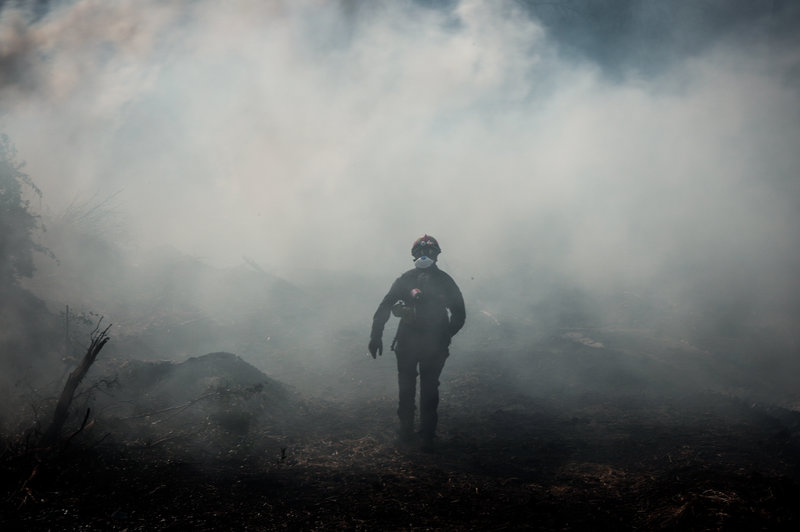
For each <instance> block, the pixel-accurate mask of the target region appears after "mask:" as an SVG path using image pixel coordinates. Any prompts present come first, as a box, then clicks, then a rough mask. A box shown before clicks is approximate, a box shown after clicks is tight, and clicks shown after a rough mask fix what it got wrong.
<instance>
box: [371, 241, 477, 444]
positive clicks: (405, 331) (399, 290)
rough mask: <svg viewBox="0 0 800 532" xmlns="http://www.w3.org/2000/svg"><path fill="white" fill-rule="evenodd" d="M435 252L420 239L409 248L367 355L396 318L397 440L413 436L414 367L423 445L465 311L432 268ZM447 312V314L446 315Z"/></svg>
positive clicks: (450, 284) (376, 351)
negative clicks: (409, 260) (410, 263)
mask: <svg viewBox="0 0 800 532" xmlns="http://www.w3.org/2000/svg"><path fill="white" fill-rule="evenodd" d="M439 253H441V248H439V243H438V242H437V241H436V239H435V238H433V237H431V236H428V235H423V236H421V237H420V238H418V239H417V240H416V241H415V242H414V245H413V246H412V248H411V255H412V256H413V257H414V269H412V270H409V271H407V272H405V273H404V274H403V275H401V276H400V277H398V278H397V280H395V282H394V283H393V284H392V287H391V288H390V289H389V293H387V294H386V296H385V297H384V298H383V301H381V303H380V305H378V310H376V311H375V315H374V316H373V318H372V332H371V334H370V341H369V352H370V354H371V355H372V358H375V357H376V355H382V354H383V327H384V325H385V324H386V321H387V320H388V319H389V313H390V312H391V313H393V314H394V315H396V316H399V317H400V325H399V326H398V328H397V336H396V337H395V339H394V342H392V350H393V351H394V352H395V355H396V356H397V374H398V379H397V380H398V385H399V405H398V408H397V415H398V417H399V418H400V438H401V440H403V441H406V442H408V441H411V440H412V438H413V435H414V411H415V405H414V399H415V396H416V384H417V368H419V382H420V430H419V434H420V436H421V438H422V442H423V445H424V446H425V447H427V448H430V446H431V445H432V444H433V438H434V436H435V434H436V424H437V421H438V415H437V413H436V409H437V407H438V406H439V375H440V374H441V373H442V368H443V367H444V363H445V360H447V357H448V356H449V355H450V351H449V346H450V339H451V338H452V337H453V335H455V334H456V333H457V332H458V331H459V330H460V329H461V327H463V326H464V319H465V317H466V312H465V310H464V298H463V297H462V296H461V290H459V288H458V286H457V285H456V283H455V281H453V278H452V277H450V276H449V275H448V274H447V273H445V272H443V271H442V270H440V269H439V268H438V266H437V265H436V260H437V257H438V256H439ZM448 310H449V311H450V312H449V314H448Z"/></svg>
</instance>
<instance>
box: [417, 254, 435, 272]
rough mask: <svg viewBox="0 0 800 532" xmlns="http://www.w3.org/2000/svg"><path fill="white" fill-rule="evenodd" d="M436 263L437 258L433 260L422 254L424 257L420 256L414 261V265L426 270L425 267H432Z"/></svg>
mask: <svg viewBox="0 0 800 532" xmlns="http://www.w3.org/2000/svg"><path fill="white" fill-rule="evenodd" d="M434 264H436V261H435V260H433V259H432V258H430V257H425V256H422V257H420V258H418V259H417V260H415V261H414V266H416V267H417V268H419V269H420V270H424V269H425V268H430V267H431V266H433V265H434Z"/></svg>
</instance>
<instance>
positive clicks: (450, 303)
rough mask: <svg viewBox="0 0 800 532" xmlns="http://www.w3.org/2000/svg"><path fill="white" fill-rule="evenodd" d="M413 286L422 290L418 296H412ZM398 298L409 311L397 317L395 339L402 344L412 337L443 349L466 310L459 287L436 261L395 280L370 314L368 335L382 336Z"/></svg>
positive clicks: (464, 316)
mask: <svg viewBox="0 0 800 532" xmlns="http://www.w3.org/2000/svg"><path fill="white" fill-rule="evenodd" d="M415 288H416V289H419V290H421V291H422V296H421V297H420V298H419V299H414V298H413V297H412V293H411V292H412V290H414V289H415ZM398 301H403V302H405V304H406V306H408V307H410V308H411V310H412V312H411V315H409V316H406V317H403V318H402V319H401V320H400V325H399V327H398V329H397V341H398V344H399V345H401V346H402V344H403V341H404V339H408V338H410V337H412V336H413V337H417V338H418V339H424V340H429V341H430V342H432V343H437V344H440V345H441V346H442V347H444V348H446V347H447V346H448V345H449V344H450V338H451V337H452V336H453V335H455V334H456V333H457V332H458V331H459V330H460V329H461V327H463V326H464V320H465V319H466V311H465V309H464V298H463V296H462V295H461V290H459V289H458V286H457V285H456V282H455V281H454V280H453V278H452V277H450V276H449V275H448V274H447V273H445V272H443V271H442V270H440V269H439V268H438V267H437V266H436V265H435V264H434V265H433V266H431V267H430V268H426V269H424V270H421V269H417V268H414V269H413V270H409V271H407V272H405V273H404V274H403V275H401V276H400V277H398V278H397V279H396V280H395V282H394V283H393V284H392V287H391V288H390V289H389V292H388V293H387V294H386V296H385V297H384V298H383V301H381V303H380V305H378V310H376V311H375V315H374V316H373V317H372V332H371V333H370V338H373V339H375V338H377V339H380V338H381V337H382V336H383V327H384V325H385V324H386V321H387V320H388V319H389V314H390V313H391V310H392V306H393V305H394V304H395V303H397V302H398ZM448 310H449V311H450V315H449V316H448V313H447V311H448Z"/></svg>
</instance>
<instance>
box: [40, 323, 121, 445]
mask: <svg viewBox="0 0 800 532" xmlns="http://www.w3.org/2000/svg"><path fill="white" fill-rule="evenodd" d="M101 321H103V320H102V318H101V319H100V321H98V322H97V326H96V327H95V329H94V331H92V333H91V335H90V338H91V343H90V344H89V348H88V349H87V350H86V354H85V355H83V360H81V363H80V364H79V365H78V367H77V368H75V369H74V370H73V371H72V373H70V374H69V378H68V379H67V382H66V384H64V389H63V390H62V391H61V397H60V398H59V399H58V404H57V405H56V409H55V412H54V413H53V420H52V421H51V422H50V426H49V427H48V428H47V431H46V432H45V434H44V437H43V438H42V443H43V444H44V445H50V444H53V443H55V442H56V440H57V439H58V437H59V435H60V434H61V428H62V427H63V426H64V423H65V422H66V421H67V417H68V415H69V407H70V405H71V404H72V399H73V397H74V396H75V390H76V389H77V388H78V386H79V385H80V383H81V381H82V380H83V378H84V377H85V376H86V373H88V372H89V368H90V367H92V364H94V361H95V360H96V359H97V355H99V354H100V350H101V349H103V346H104V345H106V342H108V341H109V340H110V338H109V336H108V334H107V333H108V330H109V329H110V328H111V325H109V326H108V327H106V328H105V329H103V330H102V331H101V330H100V322H101Z"/></svg>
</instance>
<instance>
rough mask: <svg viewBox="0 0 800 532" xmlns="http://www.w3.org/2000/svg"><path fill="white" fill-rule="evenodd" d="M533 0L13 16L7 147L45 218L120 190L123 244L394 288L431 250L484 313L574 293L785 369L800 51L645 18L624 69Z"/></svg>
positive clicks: (55, 9) (14, 12) (179, 5)
mask: <svg viewBox="0 0 800 532" xmlns="http://www.w3.org/2000/svg"><path fill="white" fill-rule="evenodd" d="M525 4H526V5H522V4H515V3H511V2H502V3H501V2H482V1H477V0H464V1H461V2H449V3H445V4H444V5H443V6H438V7H437V6H433V7H431V6H423V5H421V4H416V3H409V2H380V3H365V4H364V5H361V4H358V3H355V2H342V3H337V2H321V1H320V2H315V1H301V2H255V1H247V0H238V1H235V2H226V3H224V4H223V3H219V2H212V1H195V2H188V1H187V2H169V3H164V2H157V1H146V2H142V1H138V0H137V1H120V2H114V3H108V2H102V1H96V0H79V1H76V2H62V3H54V4H53V5H52V8H51V9H50V10H49V11H46V12H44V13H41V12H39V13H36V14H35V15H34V13H32V12H31V11H29V10H26V8H25V7H24V4H23V7H22V8H19V7H14V6H12V5H7V6H6V7H5V8H4V9H3V10H2V11H0V68H1V69H2V70H1V71H0V126H2V127H1V128H0V129H2V130H3V131H4V132H6V133H7V134H8V135H9V136H10V137H11V138H12V139H13V140H14V142H15V143H16V145H17V147H18V149H19V153H20V154H21V156H22V157H23V158H24V159H25V160H26V161H27V162H28V166H27V171H28V173H29V174H30V175H31V176H32V177H33V178H34V179H35V181H36V183H37V184H38V186H39V187H40V188H41V190H42V191H43V193H44V199H43V200H42V201H43V210H45V211H49V212H53V213H59V212H63V211H64V210H66V209H68V208H69V206H70V205H72V204H74V202H75V201H81V200H82V199H85V198H87V197H93V196H96V197H101V198H102V197H110V196H114V198H115V202H116V208H117V210H118V211H119V216H120V218H121V219H123V220H124V221H125V224H126V226H127V228H128V231H129V233H130V235H131V239H132V241H133V242H136V245H137V246H139V247H138V248H137V249H141V247H142V246H147V247H152V246H163V245H168V246H173V247H175V248H177V249H179V250H180V251H182V252H184V253H187V254H189V255H192V256H195V257H199V258H200V259H202V260H204V261H208V262H210V263H212V264H216V265H222V266H229V265H234V264H240V263H241V261H242V256H248V257H252V258H253V259H254V260H255V261H256V262H258V263H259V264H262V265H264V267H265V268H267V269H269V270H270V271H272V272H275V273H277V274H279V275H281V276H284V277H286V278H289V279H299V278H303V277H304V276H306V277H307V275H308V272H312V273H313V272H315V271H329V272H330V271H338V272H341V271H350V272H353V273H357V274H365V275H369V276H371V277H375V276H385V277H386V279H387V286H388V282H389V281H390V280H391V278H393V277H392V276H393V275H395V274H397V273H399V272H400V271H402V269H404V268H406V267H407V266H408V265H410V262H409V249H408V248H409V245H410V242H411V241H412V240H413V238H415V237H416V236H418V235H419V234H422V233H423V232H427V233H430V234H433V235H435V236H436V237H437V238H439V239H440V241H441V242H442V245H443V248H444V253H443V255H442V265H443V267H444V268H445V269H447V270H448V271H449V272H450V273H452V274H453V275H454V276H455V277H456V279H457V280H459V281H460V282H461V283H462V285H463V288H464V291H465V293H466V295H467V296H468V302H469V298H470V297H472V300H471V301H472V302H477V303H474V305H478V304H479V305H482V306H481V307H475V306H473V308H472V310H474V311H475V313H476V314H477V313H478V311H479V310H481V309H485V310H487V312H490V313H491V314H492V316H494V315H495V313H497V312H500V313H501V314H502V312H503V309H506V312H508V313H509V314H511V313H512V312H533V310H531V309H532V308H533V307H535V308H536V309H539V310H540V311H542V312H545V311H544V310H542V308H543V307H542V306H541V305H542V304H544V303H542V302H543V301H547V297H549V296H548V292H547V291H548V289H549V287H552V286H555V285H557V286H562V285H568V286H570V287H577V288H576V289H579V290H586V291H589V292H591V293H597V294H600V295H603V296H605V295H609V294H633V296H631V297H634V298H636V300H641V299H646V300H648V301H651V303H650V307H657V308H659V309H660V311H661V312H666V311H667V310H669V309H676V312H678V313H681V314H682V315H683V316H684V318H683V321H684V322H689V321H693V320H694V319H695V317H697V316H702V317H703V319H704V320H711V322H712V325H709V327H710V328H711V329H712V330H713V332H714V333H715V334H722V335H727V336H731V335H734V336H735V334H734V332H735V331H736V330H739V329H741V328H743V327H746V328H748V330H758V331H762V332H764V331H766V332H764V334H768V335H769V336H770V337H771V338H774V337H776V336H779V337H780V338H781V342H782V343H781V345H782V346H783V347H784V348H785V349H788V350H789V352H792V353H795V354H796V350H797V344H796V332H794V331H795V329H796V327H795V325H796V323H797V322H796V320H797V317H798V314H799V313H800V309H799V308H798V296H800V287H799V286H798V280H797V274H796V272H797V271H800V249H798V246H797V244H796V235H797V234H800V209H798V207H800V205H799V204H798V198H800V190H798V178H797V170H798V168H800V153H799V152H798V150H797V142H798V138H799V137H798V133H799V132H800V131H799V130H800V106H798V103H799V100H800V98H799V95H798V78H797V72H798V70H797V69H798V65H799V64H800V53H798V51H799V50H798V48H797V47H796V46H795V45H794V43H793V41H786V40H781V39H780V38H777V37H776V38H772V35H771V34H769V33H759V32H758V31H755V30H753V31H749V32H746V38H742V39H741V40H740V39H737V35H739V33H737V32H735V31H721V30H720V31H719V32H716V31H708V30H715V29H716V28H710V27H709V26H708V25H703V21H702V20H700V21H698V20H691V21H687V20H683V19H681V20H678V22H680V23H681V25H680V28H679V29H678V30H676V32H675V33H674V34H673V38H672V39H665V40H664V41H663V42H664V47H663V48H659V47H658V46H654V45H653V44H652V42H650V41H647V40H646V39H645V36H647V37H648V38H650V39H655V38H656V37H657V34H656V35H653V34H648V32H647V28H648V26H647V20H648V16H652V15H653V11H652V10H649V11H648V10H640V11H637V12H636V16H635V17H632V18H631V17H628V16H626V18H624V20H621V22H620V26H615V25H614V24H611V25H608V34H609V35H611V34H612V33H613V31H612V30H613V29H614V28H615V27H623V28H624V27H628V28H630V27H633V28H634V29H635V30H636V31H634V32H632V33H629V34H628V35H629V39H628V41H624V42H626V43H627V42H630V43H631V45H642V43H645V42H646V43H649V44H648V46H649V47H644V48H643V50H645V51H650V52H653V51H654V50H658V53H655V54H653V53H650V54H645V55H644V59H645V60H644V61H641V60H638V62H637V61H630V62H626V61H624V60H621V59H620V57H621V56H622V54H623V51H622V47H621V46H617V47H616V48H614V49H613V50H612V49H610V48H609V49H606V52H608V53H601V52H602V50H600V49H597V48H594V49H595V51H596V53H595V54H586V53H580V52H581V51H584V52H585V51H586V50H587V49H590V48H591V46H588V45H587V43H589V45H591V43H593V42H594V43H597V42H599V41H600V40H599V39H598V34H597V33H595V34H591V33H590V32H588V31H584V30H586V29H587V28H592V24H593V23H592V21H591V19H589V21H588V22H587V21H586V20H584V19H580V16H583V15H585V16H587V17H588V16H590V15H591V13H589V14H586V13H584V12H581V10H580V9H566V10H565V11H558V10H556V11H550V12H547V11H546V9H545V8H544V7H543V5H539V6H538V8H537V3H535V2H528V3H525ZM549 4H552V3H549ZM567 4H569V5H567ZM588 4H591V3H590V2H587V3H586V5H588ZM609 4H613V2H611V3H609ZM641 4H642V5H644V4H648V3H647V2H642V3H641ZM564 5H565V7H570V5H572V8H575V6H577V5H583V4H580V3H579V2H577V3H576V2H572V3H569V2H565V3H564ZM648 5H649V4H648ZM714 5H715V6H716V4H714ZM737 6H738V4H737ZM651 7H652V6H651ZM716 7H717V8H719V6H716ZM739 8H741V6H739ZM739 8H737V9H739ZM732 9H733V8H732ZM741 9H744V8H741ZM786 12H787V10H784V11H777V12H776V14H774V15H773V16H774V17H776V18H775V19H772V23H773V25H776V26H781V23H782V21H781V20H780V17H781V16H782V15H783V14H785V13H786ZM564 13H566V14H567V15H569V16H566V15H564ZM562 15H563V16H562ZM746 16H747V15H746V14H745V15H741V14H739V15H738V18H737V20H739V21H741V20H743V19H744V20H745V22H746ZM537 17H541V18H540V19H537ZM559 17H560V18H559ZM570 17H577V18H572V19H571V18H570ZM571 21H572V22H571ZM603 21H604V22H603V24H606V23H607V22H608V20H606V19H603ZM745 22H741V23H737V25H733V26H731V27H734V28H740V27H743V26H745ZM752 22H753V24H752V26H751V29H752V28H755V27H756V26H758V28H762V29H763V25H762V22H763V21H762V19H760V18H757V17H756V15H755V14H754V15H753V19H752ZM783 25H785V24H783ZM659 27H663V26H659ZM581 28H583V30H581ZM582 31H583V33H581V32H582ZM703 31H708V33H706V34H702V35H701V32H703ZM690 37H691V38H690ZM678 38H680V42H681V43H690V44H691V46H688V45H687V46H684V47H681V46H678V45H677V44H676V39H678ZM614 42H615V43H617V44H619V43H620V42H622V41H620V40H619V39H617V40H615V41H614ZM587 46H588V47H587ZM629 55H630V54H629ZM626 57H628V56H626ZM615 61H616V62H615ZM643 63H646V68H641V67H642V66H643ZM609 73H611V74H612V75H609ZM130 260H131V261H135V259H134V258H131V259H130ZM380 295H381V294H380V293H379V292H378V293H375V294H371V295H370V297H373V298H374V299H375V301H374V302H372V301H370V303H369V305H367V306H368V307H371V306H372V305H373V304H376V303H377V298H378V297H379V296H380ZM502 296H508V299H505V300H504V299H503V298H502ZM537 304H539V305H540V306H538V307H536V305H537ZM645 306H647V305H645ZM650 307H648V308H650ZM643 308H644V307H643ZM594 311H599V312H601V313H602V312H603V309H602V308H601V309H594V310H592V312H594ZM473 315H475V314H473ZM478 315H479V314H478ZM656 316H657V318H660V317H663V315H662V314H656ZM368 317H369V316H365V318H364V319H368ZM678 321H681V320H678ZM679 325H681V326H688V324H687V323H680V324H679Z"/></svg>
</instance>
